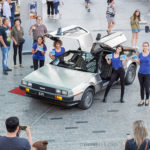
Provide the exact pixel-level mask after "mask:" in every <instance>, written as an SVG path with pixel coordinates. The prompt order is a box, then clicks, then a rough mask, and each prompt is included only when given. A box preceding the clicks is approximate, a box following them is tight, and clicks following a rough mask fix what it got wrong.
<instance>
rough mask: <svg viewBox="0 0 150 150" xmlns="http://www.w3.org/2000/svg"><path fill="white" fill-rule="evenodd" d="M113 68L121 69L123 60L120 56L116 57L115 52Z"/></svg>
mask: <svg viewBox="0 0 150 150" xmlns="http://www.w3.org/2000/svg"><path fill="white" fill-rule="evenodd" d="M111 62H112V68H113V69H119V68H122V61H121V60H120V56H119V57H117V58H114V54H112V60H111Z"/></svg>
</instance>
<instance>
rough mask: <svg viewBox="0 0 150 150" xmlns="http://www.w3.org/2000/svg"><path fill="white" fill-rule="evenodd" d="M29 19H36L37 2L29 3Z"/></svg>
mask: <svg viewBox="0 0 150 150" xmlns="http://www.w3.org/2000/svg"><path fill="white" fill-rule="evenodd" d="M29 11H30V19H36V17H37V1H33V2H30V3H29Z"/></svg>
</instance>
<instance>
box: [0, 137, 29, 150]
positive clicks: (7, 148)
mask: <svg viewBox="0 0 150 150" xmlns="http://www.w3.org/2000/svg"><path fill="white" fill-rule="evenodd" d="M0 150H31V146H30V144H29V142H28V140H27V139H24V138H20V137H13V138H9V137H5V136H2V137H0Z"/></svg>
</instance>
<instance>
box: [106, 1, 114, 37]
mask: <svg viewBox="0 0 150 150" xmlns="http://www.w3.org/2000/svg"><path fill="white" fill-rule="evenodd" d="M107 2H108V7H107V11H106V18H107V22H108V29H107V33H108V34H110V33H111V30H112V28H113V27H114V26H115V14H116V7H115V2H114V0H108V1H107Z"/></svg>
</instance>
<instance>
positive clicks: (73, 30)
mask: <svg viewBox="0 0 150 150" xmlns="http://www.w3.org/2000/svg"><path fill="white" fill-rule="evenodd" d="M58 32H59V29H58V31H54V32H51V33H49V34H47V37H49V38H50V39H52V40H56V39H60V40H62V41H63V40H64V39H65V38H67V39H68V40H71V39H73V40H76V41H77V42H78V44H79V47H78V49H80V50H84V51H88V52H90V51H91V48H92V45H93V38H92V35H91V33H90V32H89V31H88V30H86V29H85V28H83V27H80V26H77V25H71V26H68V27H65V28H62V29H61V31H60V33H58ZM68 44H69V43H68ZM70 49H72V48H71V45H70Z"/></svg>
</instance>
